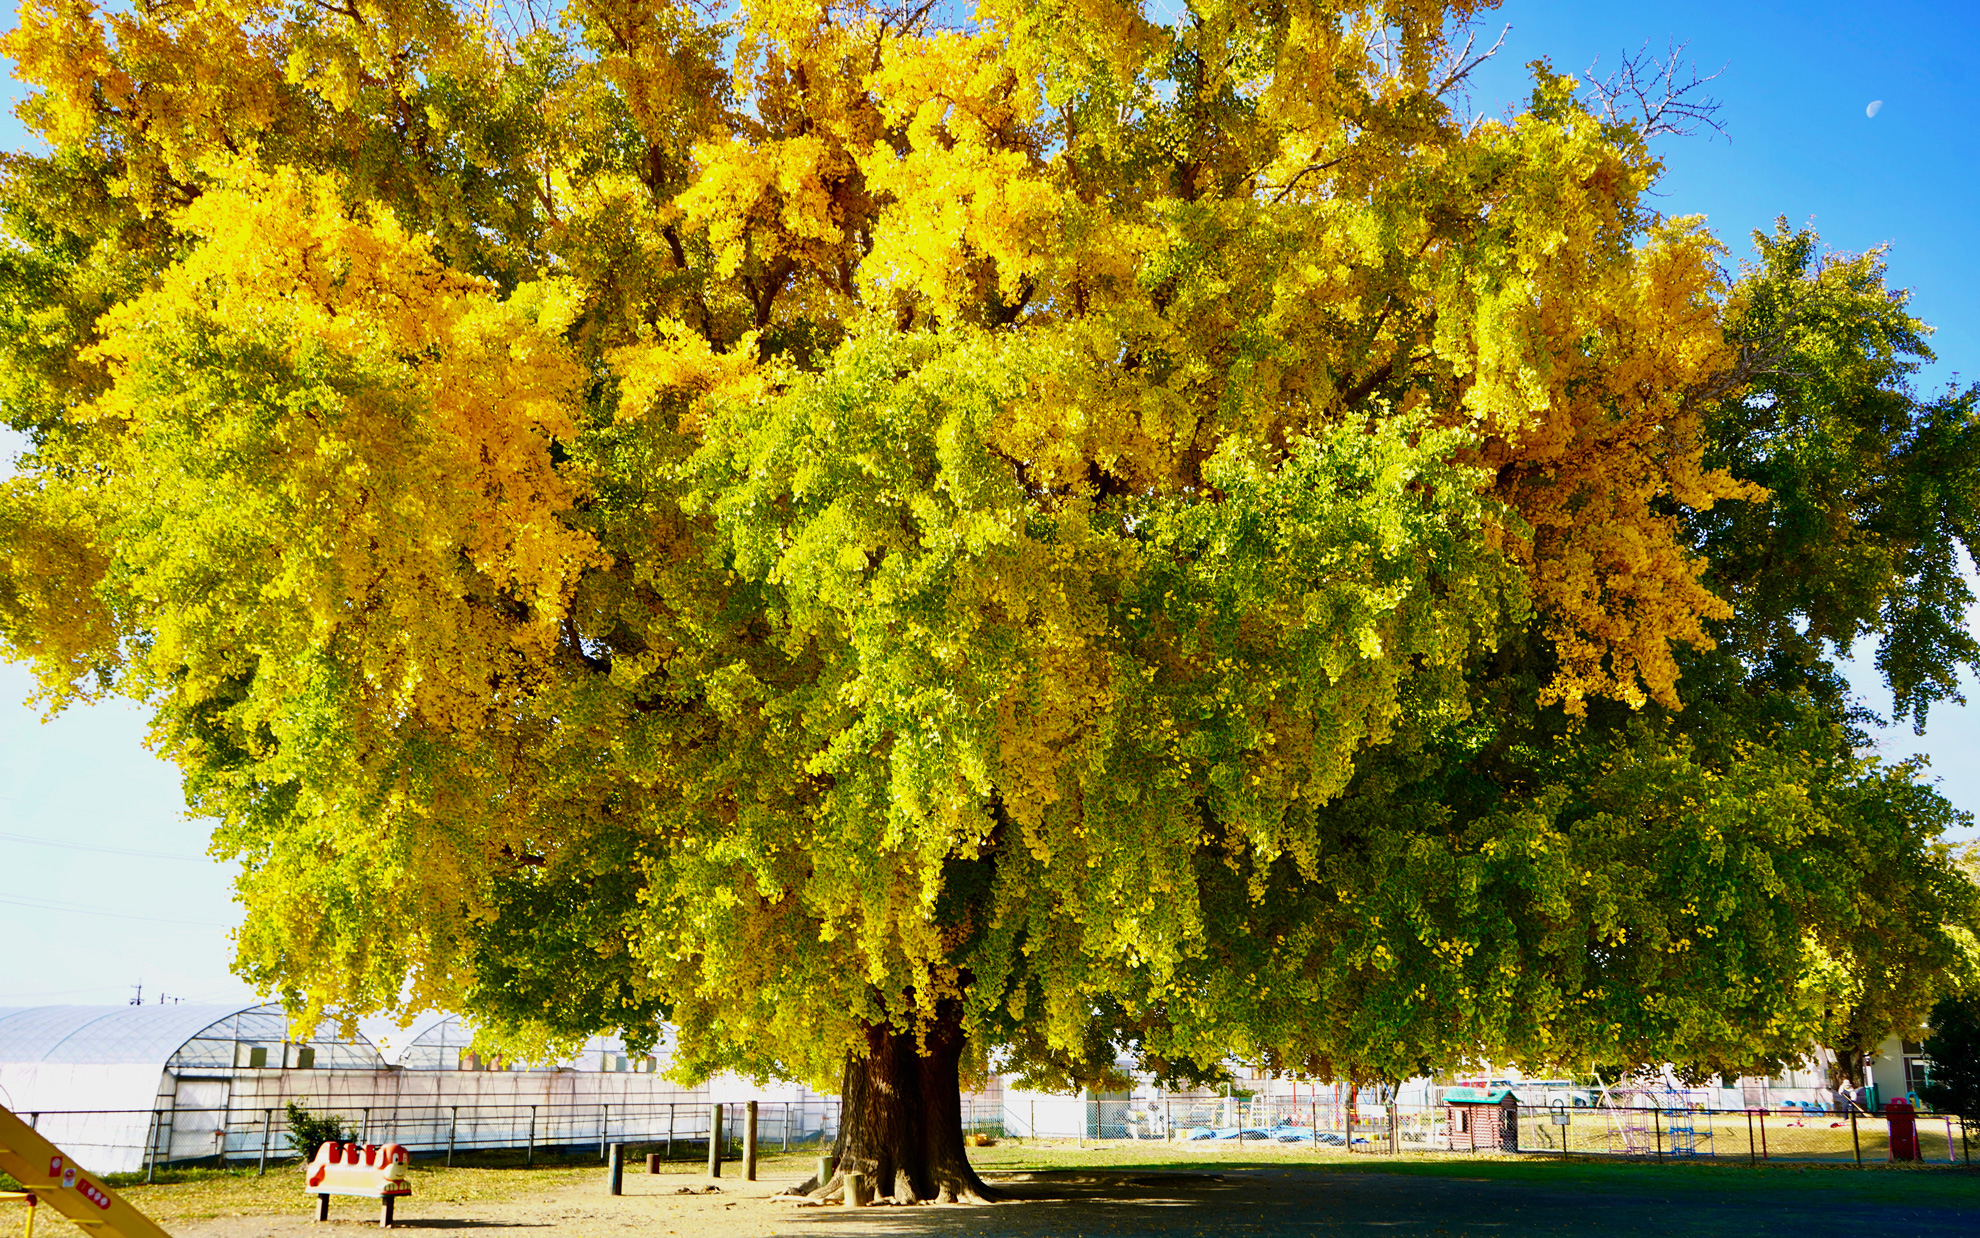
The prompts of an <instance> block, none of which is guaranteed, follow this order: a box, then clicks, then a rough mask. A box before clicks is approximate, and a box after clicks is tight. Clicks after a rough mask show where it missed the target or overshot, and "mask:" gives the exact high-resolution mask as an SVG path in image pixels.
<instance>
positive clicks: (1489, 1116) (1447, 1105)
mask: <svg viewBox="0 0 1980 1238" xmlns="http://www.w3.org/2000/svg"><path fill="white" fill-rule="evenodd" d="M1443 1105H1444V1130H1445V1131H1446V1132H1448V1134H1449V1138H1450V1145H1449V1146H1450V1149H1451V1151H1453V1152H1517V1151H1519V1097H1517V1096H1515V1095H1514V1094H1513V1090H1512V1089H1511V1088H1450V1089H1448V1090H1446V1091H1445V1093H1444V1100H1443Z"/></svg>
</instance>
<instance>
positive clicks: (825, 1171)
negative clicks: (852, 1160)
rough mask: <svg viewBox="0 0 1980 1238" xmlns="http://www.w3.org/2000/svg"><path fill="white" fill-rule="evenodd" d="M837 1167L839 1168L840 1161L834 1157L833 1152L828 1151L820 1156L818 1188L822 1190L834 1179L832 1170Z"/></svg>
mask: <svg viewBox="0 0 1980 1238" xmlns="http://www.w3.org/2000/svg"><path fill="white" fill-rule="evenodd" d="M837 1168H838V1162H836V1161H834V1160H833V1159H832V1154H831V1153H830V1152H827V1153H826V1154H825V1155H823V1156H821V1157H819V1158H818V1189H819V1190H821V1191H822V1190H824V1189H825V1185H826V1184H827V1183H829V1182H830V1181H831V1180H832V1171H833V1170H834V1169H837Z"/></svg>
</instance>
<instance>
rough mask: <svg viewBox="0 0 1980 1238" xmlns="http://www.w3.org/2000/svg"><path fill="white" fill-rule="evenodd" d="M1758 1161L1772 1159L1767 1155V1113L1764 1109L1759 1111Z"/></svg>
mask: <svg viewBox="0 0 1980 1238" xmlns="http://www.w3.org/2000/svg"><path fill="white" fill-rule="evenodd" d="M1760 1159H1761V1160H1763V1161H1765V1160H1771V1159H1773V1158H1771V1157H1769V1156H1768V1155H1767V1111H1766V1110H1765V1109H1762V1110H1761V1111H1760Z"/></svg>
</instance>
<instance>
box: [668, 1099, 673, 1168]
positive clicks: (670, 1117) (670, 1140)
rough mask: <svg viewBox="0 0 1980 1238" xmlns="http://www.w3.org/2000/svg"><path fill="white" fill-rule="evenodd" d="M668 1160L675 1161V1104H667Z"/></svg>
mask: <svg viewBox="0 0 1980 1238" xmlns="http://www.w3.org/2000/svg"><path fill="white" fill-rule="evenodd" d="M667 1159H668V1160H670V1161H671V1160H673V1159H674V1102H672V1101H668V1102H667Z"/></svg>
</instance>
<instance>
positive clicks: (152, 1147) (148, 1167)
mask: <svg viewBox="0 0 1980 1238" xmlns="http://www.w3.org/2000/svg"><path fill="white" fill-rule="evenodd" d="M35 1116H36V1117H39V1116H40V1115H39V1114H36V1115H35ZM159 1125H160V1121H159V1116H158V1111H157V1110H156V1109H153V1110H152V1111H151V1121H150V1122H149V1123H147V1124H146V1126H145V1135H144V1180H145V1181H146V1182H149V1181H151V1175H152V1171H153V1170H155V1169H157V1168H158V1127H159Z"/></svg>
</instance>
